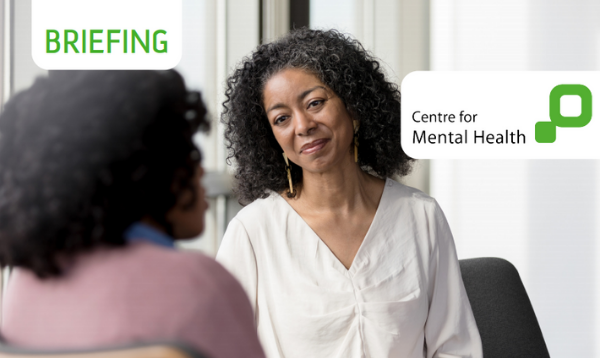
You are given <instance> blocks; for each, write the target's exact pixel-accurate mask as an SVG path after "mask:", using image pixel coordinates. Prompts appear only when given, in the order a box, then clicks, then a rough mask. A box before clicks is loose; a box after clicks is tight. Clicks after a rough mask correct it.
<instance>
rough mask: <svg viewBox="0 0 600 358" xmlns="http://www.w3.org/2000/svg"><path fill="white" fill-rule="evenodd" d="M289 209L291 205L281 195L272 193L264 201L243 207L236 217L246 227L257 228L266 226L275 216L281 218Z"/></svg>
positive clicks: (259, 200)
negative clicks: (256, 226) (257, 226)
mask: <svg viewBox="0 0 600 358" xmlns="http://www.w3.org/2000/svg"><path fill="white" fill-rule="evenodd" d="M288 209H289V204H288V203H287V202H286V201H285V199H283V198H282V197H281V195H279V194H277V193H275V192H270V194H269V196H268V197H266V198H263V199H256V200H254V201H253V202H252V203H250V204H248V205H246V206H245V207H243V208H242V209H241V210H240V211H239V212H238V213H237V214H236V216H235V217H234V219H233V221H237V222H239V223H241V224H243V225H244V226H255V225H261V224H266V223H267V221H271V218H273V217H274V216H275V217H277V216H280V215H282V213H284V212H286V211H287V210H288Z"/></svg>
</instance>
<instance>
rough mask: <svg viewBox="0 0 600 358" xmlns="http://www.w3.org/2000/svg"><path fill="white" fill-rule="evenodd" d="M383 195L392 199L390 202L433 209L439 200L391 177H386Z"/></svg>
mask: <svg viewBox="0 0 600 358" xmlns="http://www.w3.org/2000/svg"><path fill="white" fill-rule="evenodd" d="M383 195H385V196H386V197H387V198H389V199H391V200H389V202H390V203H393V204H396V205H402V206H405V207H406V206H408V207H413V208H431V209H435V208H436V207H438V203H437V201H436V200H435V199H434V198H432V197H431V196H429V195H427V194H425V193H424V192H422V191H421V190H419V189H416V188H413V187H410V186H408V185H405V184H402V183H399V182H397V181H395V180H393V179H390V178H387V179H386V182H385V189H384V192H383Z"/></svg>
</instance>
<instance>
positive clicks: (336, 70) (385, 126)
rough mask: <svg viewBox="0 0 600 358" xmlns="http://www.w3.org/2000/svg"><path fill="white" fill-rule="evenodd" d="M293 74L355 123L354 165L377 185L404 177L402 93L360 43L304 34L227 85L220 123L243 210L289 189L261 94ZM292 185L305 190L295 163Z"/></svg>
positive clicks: (252, 59) (246, 66) (247, 65)
mask: <svg viewBox="0 0 600 358" xmlns="http://www.w3.org/2000/svg"><path fill="white" fill-rule="evenodd" d="M287 68H298V69H302V70H305V71H307V72H309V73H312V74H314V75H315V76H317V78H319V79H320V80H321V82H323V83H324V84H326V85H327V86H328V87H329V88H331V89H332V90H333V91H334V92H335V93H336V94H337V95H338V96H339V97H340V98H341V99H342V101H343V102H344V104H345V106H346V109H347V110H348V112H349V113H350V114H351V116H352V117H353V118H354V119H357V120H359V122H360V127H359V131H358V142H359V143H360V147H359V165H360V167H361V169H362V170H364V171H368V172H370V173H372V174H374V175H376V176H379V177H381V178H385V177H389V176H392V175H406V174H408V173H409V171H410V169H411V165H412V162H413V159H411V158H410V157H408V156H407V155H406V153H404V151H403V150H402V148H401V147H400V92H399V91H398V86H397V85H396V84H394V83H391V82H389V81H387V80H386V78H385V75H384V73H383V71H382V69H381V67H380V65H379V62H378V61H377V60H376V59H375V58H374V57H373V56H372V55H371V54H370V53H368V52H367V51H366V50H365V49H364V48H363V47H362V45H361V44H360V43H359V42H358V41H357V40H354V39H352V38H351V37H349V36H348V35H345V34H342V33H340V32H338V31H336V30H329V31H321V30H311V29H307V28H301V29H298V30H293V31H292V32H290V33H289V34H288V35H287V36H285V37H283V38H281V39H280V40H277V41H275V42H272V43H268V44H263V45H260V46H259V47H258V48H257V49H256V51H254V52H253V53H252V55H250V56H249V57H246V58H244V59H243V60H242V62H241V64H240V65H239V66H238V68H237V69H236V70H235V71H234V72H233V74H232V75H231V76H230V77H229V79H228V80H227V89H226V92H225V95H226V97H227V99H226V100H225V102H224V103H223V107H224V111H223V114H222V117H221V118H222V122H223V123H225V125H226V127H225V139H226V143H227V148H228V150H229V156H228V158H227V159H228V162H229V161H230V159H231V158H234V159H235V162H236V164H237V166H236V168H235V178H236V188H235V191H236V193H237V194H238V196H239V200H240V203H243V204H247V203H250V202H252V201H254V200H256V199H258V198H265V197H267V196H268V195H269V190H273V191H275V192H279V193H281V192H283V191H285V190H286V188H288V182H287V177H286V172H285V162H284V159H283V156H282V155H281V153H282V149H281V147H280V146H279V144H278V143H277V141H276V140H275V136H274V135H273V132H272V130H271V128H270V125H269V122H268V120H267V116H266V112H265V109H264V107H263V88H264V86H265V84H266V82H267V81H268V80H269V79H270V78H271V77H272V76H273V75H274V74H276V73H278V72H279V71H281V70H283V69H287ZM290 165H291V167H292V179H293V182H294V183H295V184H297V183H300V182H302V169H301V168H300V167H298V166H297V165H296V164H295V163H291V164H290Z"/></svg>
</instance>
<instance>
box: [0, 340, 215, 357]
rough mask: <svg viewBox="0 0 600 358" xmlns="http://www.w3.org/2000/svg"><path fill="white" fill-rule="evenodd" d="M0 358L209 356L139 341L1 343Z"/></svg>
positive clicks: (178, 346) (175, 345) (177, 346)
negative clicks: (78, 346) (88, 345)
mask: <svg viewBox="0 0 600 358" xmlns="http://www.w3.org/2000/svg"><path fill="white" fill-rule="evenodd" d="M0 358H208V357H207V356H205V355H204V354H201V353H200V352H198V351H196V350H194V349H192V348H190V347H188V346H187V345H184V344H180V343H170V342H169V343H139V344H131V345H127V346H120V347H112V348H101V349H89V350H61V351H58V350H55V351H46V350H36V349H26V348H19V347H13V346H9V345H6V344H4V343H0Z"/></svg>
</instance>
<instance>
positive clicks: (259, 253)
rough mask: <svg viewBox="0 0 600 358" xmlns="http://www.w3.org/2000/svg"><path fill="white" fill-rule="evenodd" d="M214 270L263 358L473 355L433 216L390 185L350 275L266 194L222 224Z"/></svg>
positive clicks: (476, 347)
mask: <svg viewBox="0 0 600 358" xmlns="http://www.w3.org/2000/svg"><path fill="white" fill-rule="evenodd" d="M217 261H219V262H220V263H221V264H223V265H224V266H225V267H226V268H227V269H228V270H229V271H230V272H231V273H232V274H233V275H234V276H235V277H237V279H238V280H239V281H240V282H241V284H242V286H243V287H244V289H245V290H246V292H247V293H248V296H249V298H250V301H251V303H252V306H253V308H254V312H255V319H256V326H257V329H258V335H259V338H260V340H261V343H262V345H263V348H264V349H265V352H266V355H267V357H269V358H275V357H285V358H291V357H302V358H306V357H314V358H318V357H323V358H325V357H326V358H332V357H340V358H354V357H356V358H358V357H361V358H367V357H368V358H384V357H394V358H395V357H400V358H409V357H411V358H412V357H415V358H416V357H419V358H423V357H427V358H429V357H439V358H449V357H482V355H483V354H482V350H481V339H480V337H479V332H478V330H477V326H476V324H475V319H474V318H473V313H472V311H471V306H470V304H469V301H468V298H467V295H466V292H465V289H464V286H463V282H462V278H461V275H460V269H459V265H458V259H457V257H456V250H455V247H454V241H453V239H452V234H451V232H450V228H449V227H448V223H447V222H446V218H445V217H444V214H443V212H442V210H441V209H440V207H439V206H438V204H437V202H436V201H435V200H434V199H432V198H430V197H428V196H427V195H425V194H423V193H422V192H420V191H418V190H416V189H413V188H410V187H407V186H404V185H402V184H399V183H397V182H395V181H393V180H391V179H387V181H386V185H385V189H384V191H383V195H382V197H381V201H380V203H379V207H378V208H377V212H376V214H375V217H374V219H373V222H372V223H371V227H370V228H369V231H368V232H367V234H366V236H365V238H364V240H363V242H362V245H361V246H360V248H359V250H358V252H357V254H356V257H355V258H354V261H353V263H352V265H351V266H350V269H346V268H345V267H344V265H342V263H341V262H340V261H339V260H338V259H337V258H336V257H335V256H334V255H333V253H332V252H331V250H329V248H328V247H327V245H325V244H324V243H323V241H321V239H320V238H319V237H318V236H317V234H316V233H315V232H314V231H313V230H312V229H311V228H310V227H309V226H308V224H306V222H305V221H304V220H303V219H302V218H301V217H300V216H299V215H298V213H296V212H295V211H294V209H292V207H291V206H290V205H289V204H288V203H287V202H286V200H285V199H283V198H282V197H281V196H280V195H279V194H275V193H273V194H272V195H271V196H269V197H268V198H266V199H259V200H256V201H254V202H253V203H252V204H250V205H248V206H246V207H245V208H243V209H242V210H241V211H240V212H239V213H238V215H237V216H236V217H235V218H234V219H233V220H232V221H231V223H230V224H229V226H228V228H227V232H226V233H225V237H224V238H223V242H222V243H221V247H220V249H219V252H218V254H217Z"/></svg>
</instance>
